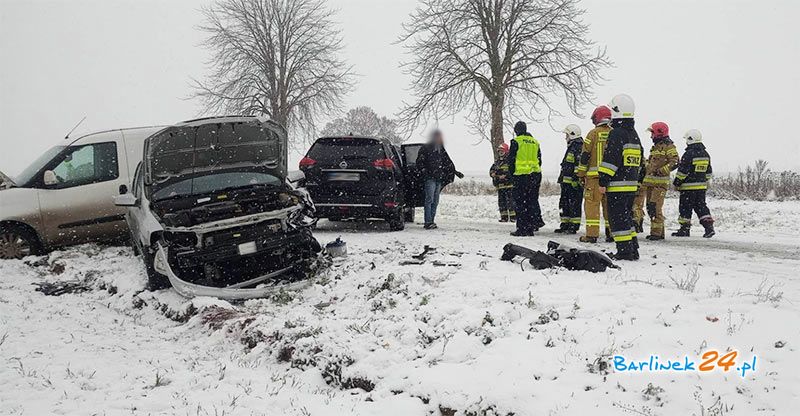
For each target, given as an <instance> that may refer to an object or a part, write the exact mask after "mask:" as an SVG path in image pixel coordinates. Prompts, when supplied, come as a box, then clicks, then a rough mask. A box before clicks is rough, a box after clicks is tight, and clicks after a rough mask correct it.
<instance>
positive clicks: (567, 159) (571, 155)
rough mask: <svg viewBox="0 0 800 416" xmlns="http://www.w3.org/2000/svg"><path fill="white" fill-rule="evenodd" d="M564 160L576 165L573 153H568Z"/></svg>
mask: <svg viewBox="0 0 800 416" xmlns="http://www.w3.org/2000/svg"><path fill="white" fill-rule="evenodd" d="M564 159H565V160H566V161H567V162H569V163H574V162H575V155H573V154H572V153H567V157H566V158H564Z"/></svg>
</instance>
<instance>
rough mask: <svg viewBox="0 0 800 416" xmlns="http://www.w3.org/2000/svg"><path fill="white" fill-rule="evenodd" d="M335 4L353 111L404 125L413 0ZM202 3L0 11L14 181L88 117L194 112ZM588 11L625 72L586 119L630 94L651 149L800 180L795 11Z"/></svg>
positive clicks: (77, 1) (543, 138)
mask: <svg viewBox="0 0 800 416" xmlns="http://www.w3.org/2000/svg"><path fill="white" fill-rule="evenodd" d="M329 3H330V4H331V6H332V7H334V8H336V9H338V10H339V13H338V17H337V19H338V21H339V22H340V23H341V27H342V30H343V35H344V39H345V44H346V49H345V52H344V53H345V58H346V59H347V60H349V61H350V62H351V63H352V64H353V66H354V69H355V71H356V72H357V73H358V74H359V77H358V83H357V86H356V89H355V90H354V91H353V92H352V93H351V94H350V95H349V96H348V97H347V99H346V102H345V105H344V107H343V110H346V109H347V108H350V107H353V106H357V105H368V106H371V107H373V108H374V109H375V110H376V111H378V112H379V113H381V114H385V115H392V114H394V113H395V112H396V111H397V110H398V109H399V107H400V106H401V105H402V102H403V100H408V99H410V96H409V94H408V91H407V87H408V84H409V80H408V78H407V77H406V75H404V74H403V72H402V70H401V69H400V68H399V63H400V62H401V61H403V60H405V59H407V58H406V57H404V55H403V53H404V51H403V49H402V48H401V47H400V46H398V45H395V44H393V41H394V40H396V39H397V37H398V36H399V35H400V33H401V30H402V29H401V24H402V23H403V22H404V21H405V20H406V19H407V18H408V15H409V13H410V12H411V11H412V10H413V9H414V7H415V5H416V1H415V0H332V1H330V2H329ZM200 4H203V2H198V1H188V0H181V1H176V0H170V1H120V0H94V1H85V0H71V1H66V0H64V1H42V0H0V126H2V129H1V130H0V131H2V132H1V133H0V170H2V171H4V172H6V173H8V174H11V175H14V174H16V173H18V172H19V171H20V170H22V169H23V168H24V167H25V166H26V165H27V164H28V163H29V162H30V161H32V160H33V159H34V158H36V156H38V155H39V154H40V153H41V152H42V151H43V150H44V149H46V148H48V147H50V146H52V145H54V144H56V143H58V142H60V141H61V140H62V139H63V137H64V135H65V134H66V132H67V131H68V130H69V129H70V128H72V126H73V125H74V124H75V123H77V122H78V121H79V120H80V119H81V118H82V117H83V116H87V120H86V122H84V124H83V125H82V126H81V127H80V128H79V129H78V130H77V131H76V134H80V133H87V132H91V131H97V130H101V129H108V128H119V127H132V126H141V125H153V124H169V123H174V122H177V121H180V120H185V119H189V118H193V117H195V116H197V115H198V112H199V110H200V108H199V105H198V103H197V102H195V101H191V100H187V99H186V97H188V96H189V95H190V93H191V88H190V86H189V84H190V80H191V77H202V76H203V75H204V74H205V67H204V60H205V58H206V57H207V52H206V51H205V50H203V49H202V48H200V47H199V46H198V45H199V43H200V42H201V41H202V39H203V38H202V34H201V33H199V32H198V31H197V30H196V26H197V25H198V24H199V23H200V22H201V19H202V16H201V14H200V13H199V6H200ZM582 5H583V7H584V8H585V9H586V10H587V14H586V19H587V21H588V22H589V23H590V26H591V33H592V36H593V39H594V40H595V41H596V42H597V43H598V45H600V46H605V47H607V48H608V54H609V57H610V58H611V59H613V60H614V62H615V67H614V68H611V69H609V70H607V71H606V72H605V73H604V75H605V77H606V78H607V81H606V82H605V85H603V86H601V87H599V88H598V89H597V98H596V100H595V103H587V105H586V107H585V109H584V113H586V114H588V113H590V112H591V110H592V108H593V107H594V105H595V104H605V103H607V102H608V101H609V100H610V98H611V97H612V96H613V95H614V94H616V93H619V92H625V93H628V94H630V95H631V96H632V97H633V98H634V100H635V101H636V105H637V113H636V115H637V117H636V118H637V123H638V129H639V132H640V136H642V137H643V139H645V140H643V142H644V143H645V145H646V146H647V145H648V144H649V142H650V140H649V138H648V137H649V136H646V133H645V132H644V129H645V128H646V127H647V125H649V123H651V122H653V121H666V122H667V123H668V124H669V125H670V128H671V130H672V136H673V138H674V139H676V142H678V147H679V150H682V149H683V142H682V140H680V138H681V136H682V135H683V132H685V131H686V130H688V129H690V128H698V129H700V130H701V131H702V132H703V136H704V141H705V142H706V145H707V146H708V147H709V150H710V152H711V155H712V160H713V163H714V165H715V170H718V171H735V170H736V168H737V167H739V166H742V165H745V164H748V163H751V162H752V161H753V160H755V159H759V158H761V159H766V160H768V161H769V162H770V164H771V166H772V167H773V168H776V169H795V170H800V161H798V157H800V139H799V138H798V137H797V136H798V133H797V131H796V130H797V128H798V126H796V125H795V123H794V121H796V119H795V117H797V116H798V114H797V113H798V106H797V104H796V101H797V100H798V97H800V70H798V65H800V42H798V39H800V25H798V24H797V22H796V18H797V16H800V1H797V0H770V1H757V0H748V1H745V0H703V1H696V0H670V1H651V0H647V1H644V0H585V1H583V2H582ZM513 121H514V120H509V122H508V127H509V128H510V125H511V124H513ZM569 123H577V124H579V125H580V126H581V128H583V129H584V131H587V130H588V129H589V128H590V127H591V123H590V122H589V121H588V119H587V118H586V117H584V118H583V119H579V118H577V117H572V116H571V117H566V118H564V119H558V120H555V122H554V127H558V128H561V127H563V125H566V124H569ZM439 126H440V127H441V128H442V129H443V130H444V132H445V135H446V140H447V146H448V149H449V151H450V153H451V154H452V156H453V159H454V160H455V162H456V164H457V166H458V167H459V168H460V169H461V170H463V171H465V172H482V171H484V170H487V169H488V166H489V164H490V163H491V155H490V153H489V145H488V144H487V143H485V142H484V143H478V144H476V142H477V141H478V139H477V137H474V136H472V135H470V134H469V132H468V130H467V128H465V127H464V126H463V125H462V123H461V122H460V120H458V119H456V120H454V121H453V120H444V121H440V125H439ZM320 127H321V126H320ZM530 130H531V133H533V135H534V136H536V137H537V138H538V139H539V140H540V142H541V143H542V149H543V153H544V159H545V160H544V164H545V170H546V171H548V172H554V171H555V169H556V166H557V164H558V162H559V160H560V158H561V156H562V154H563V150H564V142H563V140H562V138H563V135H562V134H561V133H558V132H557V131H555V130H554V129H553V127H551V126H550V125H548V124H532V125H530ZM420 134H421V133H420ZM508 136H509V138H510V132H508ZM73 137H75V136H73ZM411 140H412V141H418V140H422V136H421V135H417V136H415V137H412V139H411ZM296 159H297V156H295V157H294V158H293V160H296Z"/></svg>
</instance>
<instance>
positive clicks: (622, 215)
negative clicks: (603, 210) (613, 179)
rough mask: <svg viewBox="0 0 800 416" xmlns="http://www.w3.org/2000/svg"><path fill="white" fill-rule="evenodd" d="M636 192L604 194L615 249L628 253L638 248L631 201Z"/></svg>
mask: <svg viewBox="0 0 800 416" xmlns="http://www.w3.org/2000/svg"><path fill="white" fill-rule="evenodd" d="M634 199H636V192H606V200H607V201H608V212H609V213H610V214H611V215H609V219H608V220H609V223H610V226H611V236H612V237H614V241H615V242H616V243H617V248H618V249H621V250H622V251H630V250H633V249H637V248H638V243H637V240H636V230H635V229H634V226H633V200H634Z"/></svg>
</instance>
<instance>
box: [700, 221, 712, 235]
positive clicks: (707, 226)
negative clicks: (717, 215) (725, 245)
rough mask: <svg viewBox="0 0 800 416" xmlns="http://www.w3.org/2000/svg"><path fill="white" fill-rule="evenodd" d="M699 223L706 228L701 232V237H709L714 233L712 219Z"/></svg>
mask: <svg viewBox="0 0 800 416" xmlns="http://www.w3.org/2000/svg"><path fill="white" fill-rule="evenodd" d="M700 224H701V225H702V226H703V228H705V230H706V232H705V233H703V238H711V237H713V236H714V234H716V232H715V231H714V220H707V221H700Z"/></svg>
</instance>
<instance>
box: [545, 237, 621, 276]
mask: <svg viewBox="0 0 800 416" xmlns="http://www.w3.org/2000/svg"><path fill="white" fill-rule="evenodd" d="M547 254H549V255H551V256H553V257H555V258H557V259H559V260H560V262H561V265H562V266H564V267H565V268H567V269H569V270H586V271H589V272H592V273H597V272H604V271H606V269H607V268H609V267H610V268H612V269H618V268H619V266H617V265H615V264H614V263H613V262H612V261H611V259H610V258H609V257H608V256H606V255H605V254H604V253H601V252H599V251H594V250H587V249H581V248H576V247H569V246H567V245H564V244H559V243H557V242H555V241H550V242H549V243H547Z"/></svg>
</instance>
